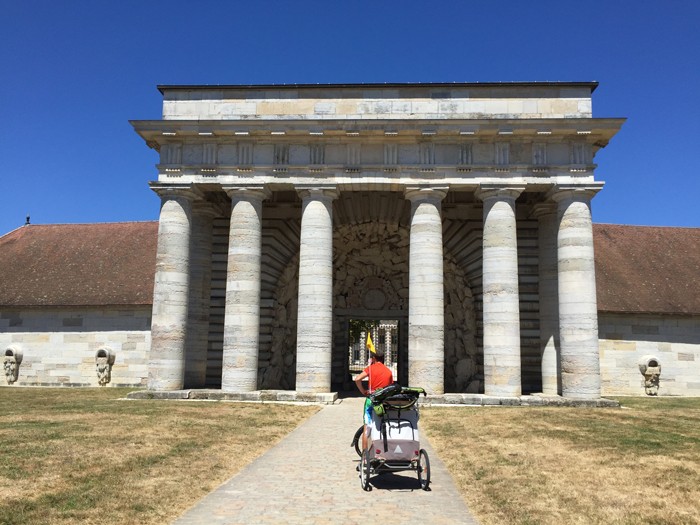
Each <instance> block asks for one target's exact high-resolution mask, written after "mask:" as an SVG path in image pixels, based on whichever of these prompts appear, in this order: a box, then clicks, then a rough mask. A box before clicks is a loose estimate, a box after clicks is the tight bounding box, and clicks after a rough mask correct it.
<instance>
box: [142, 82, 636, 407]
mask: <svg viewBox="0 0 700 525" xmlns="http://www.w3.org/2000/svg"><path fill="white" fill-rule="evenodd" d="M595 87H596V84H595V83H586V82H584V83H549V82H543V83H503V84H385V85H328V86H307V85H294V86H217V87H207V86H161V87H160V88H159V89H160V90H161V92H162V93H163V119H162V120H157V121H134V122H132V124H133V125H134V127H135V129H136V131H137V132H138V133H139V134H140V135H141V136H142V137H143V138H144V140H145V141H146V143H147V144H148V145H149V146H151V147H153V148H155V149H156V150H158V151H159V152H160V156H161V160H160V163H159V164H158V167H157V169H158V179H157V181H154V182H152V183H151V187H152V189H153V190H154V191H156V192H157V193H158V194H159V195H160V196H161V199H162V207H161V216H160V230H159V236H158V258H157V263H156V277H155V283H156V285H155V296H154V305H153V329H152V336H153V345H152V348H151V351H150V360H149V381H148V384H149V388H150V389H152V390H177V389H181V388H183V387H192V388H201V387H204V386H215V387H220V388H222V389H223V390H224V391H227V392H250V391H254V390H256V389H258V388H270V389H287V390H296V391H297V392H300V393H305V394H313V393H323V392H329V391H331V390H339V389H345V388H348V385H351V382H350V377H349V373H348V364H347V349H348V340H347V337H348V335H347V334H348V328H347V327H348V323H349V321H350V320H351V319H369V318H372V319H392V320H393V321H395V322H396V323H398V325H397V326H398V338H399V356H398V375H399V379H400V380H401V381H402V382H405V383H410V384H413V385H416V386H423V387H425V388H426V389H427V390H428V391H429V392H430V393H431V394H442V393H444V392H445V391H454V392H483V393H486V394H489V395H495V396H512V397H517V396H519V395H520V394H521V393H531V392H538V391H542V390H543V389H544V388H543V387H544V386H545V385H546V388H547V389H549V390H552V392H551V393H553V394H557V393H561V394H562V395H563V396H565V397H571V398H585V399H596V398H598V397H600V393H601V391H600V369H599V362H598V357H597V356H598V338H597V314H596V299H595V293H594V292H593V293H591V288H592V289H593V290H595V271H594V265H593V251H592V246H593V233H592V224H591V220H590V217H591V216H590V201H591V199H592V197H593V196H594V195H595V193H596V192H597V191H599V190H600V188H601V187H602V185H603V183H601V182H598V181H596V180H595V178H594V169H595V164H594V156H595V154H596V152H597V151H598V149H599V148H601V147H604V146H605V145H606V144H607V143H608V141H609V140H610V138H611V137H612V136H613V135H614V134H615V133H616V132H617V131H618V129H619V128H620V126H621V125H622V122H623V120H622V119H600V118H593V117H592V109H591V94H592V92H593V90H594V89H595ZM543 209H547V210H549V211H550V213H551V214H553V217H554V218H553V219H551V220H549V221H547V220H545V219H543V218H542V217H543V214H542V210H543ZM203 216H206V217H207V219H206V220H207V221H209V222H207V224H209V226H207V230H206V231H205V230H202V229H198V228H200V227H199V226H197V225H198V224H204V222H205V221H204V219H203ZM197 232H199V233H197ZM542 236H544V238H543V237H542ZM195 239H198V240H195ZM544 245H547V246H549V247H550V249H551V250H553V251H552V253H551V254H550V255H548V256H547V257H549V259H548V260H551V261H555V260H556V265H557V266H556V267H557V274H556V276H554V277H551V276H550V278H553V279H554V280H555V281H556V283H557V284H558V296H557V294H556V293H549V294H548V295H547V297H546V298H545V300H546V302H547V308H549V310H548V311H549V312H550V313H548V314H547V316H548V317H547V319H548V321H547V322H548V323H549V324H548V325H547V327H548V328H547V330H548V331H551V332H552V334H555V335H556V340H557V343H558V344H557V345H555V346H554V347H552V349H551V350H547V351H543V347H542V344H543V342H542V341H540V339H541V337H540V336H541V332H540V316H539V311H540V302H541V301H540V298H539V290H538V279H539V277H538V260H539V258H540V257H542V254H540V253H538V250H539V249H540V248H539V247H540V246H544ZM203 253H204V254H206V256H202V254H203ZM209 257H210V258H209ZM202 276H208V279H206V278H205V279H202ZM206 290H208V291H209V292H210V295H209V296H208V297H206V294H205V293H204V294H203V292H205V291H206ZM193 312H194V313H193ZM204 312H208V314H209V315H208V319H205V317H206V316H205V315H203V313H204ZM207 322H208V335H207V337H206V338H205V337H204V336H203V335H202V334H203V331H202V329H201V327H203V326H205V325H206V323H207ZM192 332H196V333H198V334H200V335H199V336H198V337H196V338H194V337H192V336H190V335H188V334H191V333H192ZM545 346H546V345H545ZM545 356H546V358H545ZM205 362H206V373H203V372H202V371H201V370H202V367H203V363H205ZM543 363H546V366H543ZM195 366H196V367H197V370H198V371H195V370H193V367H195ZM552 385H555V386H552Z"/></svg>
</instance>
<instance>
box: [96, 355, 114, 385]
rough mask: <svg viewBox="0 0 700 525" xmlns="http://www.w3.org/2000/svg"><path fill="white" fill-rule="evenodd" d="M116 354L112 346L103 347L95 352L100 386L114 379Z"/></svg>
mask: <svg viewBox="0 0 700 525" xmlns="http://www.w3.org/2000/svg"><path fill="white" fill-rule="evenodd" d="M116 357H117V356H116V354H115V353H114V351H112V350H111V349H110V348H107V347H102V348H100V349H99V350H98V351H97V352H96V353H95V371H96V372H97V381H98V383H99V384H100V386H105V385H106V384H108V383H109V382H110V381H111V380H112V365H113V364H114V361H115V359H116Z"/></svg>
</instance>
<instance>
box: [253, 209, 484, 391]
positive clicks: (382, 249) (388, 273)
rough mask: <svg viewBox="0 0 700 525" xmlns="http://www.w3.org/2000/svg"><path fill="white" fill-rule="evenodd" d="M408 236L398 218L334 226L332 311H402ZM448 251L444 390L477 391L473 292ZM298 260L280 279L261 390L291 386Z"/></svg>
mask: <svg viewBox="0 0 700 525" xmlns="http://www.w3.org/2000/svg"><path fill="white" fill-rule="evenodd" d="M409 236H410V233H409V231H408V228H407V227H405V226H401V225H400V224H399V223H398V221H387V222H378V221H366V222H352V223H341V224H338V225H337V226H336V228H335V229H334V233H333V246H334V250H333V272H334V273H333V276H334V278H333V298H334V309H336V310H348V311H358V310H366V311H394V312H396V311H405V312H406V313H407V310H408V248H409V242H410V239H409ZM445 252H446V255H445V261H444V265H445V266H444V268H445V272H444V273H445V388H446V391H448V392H478V391H479V389H480V382H479V381H478V380H477V346H476V318H475V308H474V301H473V296H472V291H471V288H470V286H469V283H468V280H467V277H466V275H465V272H464V271H463V270H462V268H461V267H460V266H459V265H458V264H457V262H456V260H455V258H454V257H452V256H451V255H450V254H449V251H448V250H447V249H446V250H445ZM298 265H299V260H298V253H297V254H296V255H295V256H294V257H292V258H291V259H290V260H289V262H288V264H287V265H286V267H285V268H284V270H283V271H282V272H281V274H280V277H279V280H278V281H277V286H276V289H275V293H274V300H273V306H272V307H273V309H274V313H273V315H272V326H271V336H272V337H271V340H272V342H271V346H270V359H269V362H268V364H267V366H266V367H264V369H263V370H261V374H260V377H261V380H260V387H261V388H264V389H268V388H280V389H286V390H290V389H293V388H294V384H295V370H296V321H297V315H296V313H297V294H298ZM341 354H342V353H341ZM339 359H342V355H341V357H340V358H339ZM335 361H338V360H337V359H336V360H335Z"/></svg>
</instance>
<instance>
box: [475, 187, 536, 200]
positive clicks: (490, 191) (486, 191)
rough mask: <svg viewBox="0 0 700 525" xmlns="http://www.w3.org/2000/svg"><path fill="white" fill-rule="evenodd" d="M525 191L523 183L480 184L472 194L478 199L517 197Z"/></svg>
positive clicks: (513, 198)
mask: <svg viewBox="0 0 700 525" xmlns="http://www.w3.org/2000/svg"><path fill="white" fill-rule="evenodd" d="M523 191H525V185H524V184H522V185H521V184H480V185H479V188H478V189H477V190H476V192H475V193H474V195H476V198H477V199H479V200H480V201H486V200H488V199H494V198H495V199H499V200H505V199H512V200H515V199H517V198H518V197H519V196H520V194H521V193H522V192H523Z"/></svg>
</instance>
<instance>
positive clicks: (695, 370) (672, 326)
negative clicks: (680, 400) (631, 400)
mask: <svg viewBox="0 0 700 525" xmlns="http://www.w3.org/2000/svg"><path fill="white" fill-rule="evenodd" d="M599 325H600V368H601V381H602V392H603V394H604V395H609V396H611V395H630V396H639V395H644V394H645V388H644V376H643V375H642V374H641V372H640V370H639V362H640V360H641V359H642V358H643V357H645V356H653V357H656V359H657V360H658V362H659V364H660V365H661V375H660V378H659V391H658V395H660V396H700V315H694V316H689V315H652V314H624V313H618V314H611V313H602V314H600V317H599Z"/></svg>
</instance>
